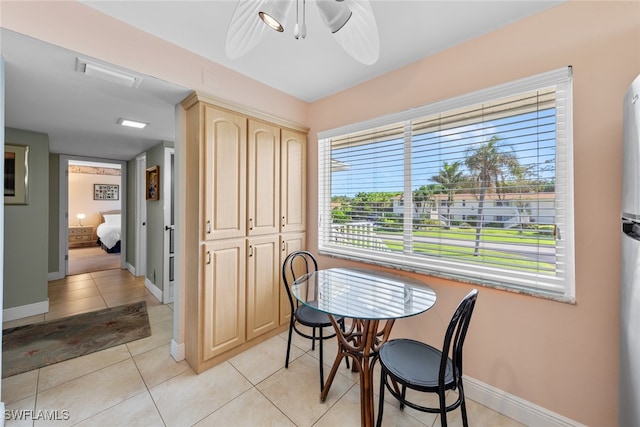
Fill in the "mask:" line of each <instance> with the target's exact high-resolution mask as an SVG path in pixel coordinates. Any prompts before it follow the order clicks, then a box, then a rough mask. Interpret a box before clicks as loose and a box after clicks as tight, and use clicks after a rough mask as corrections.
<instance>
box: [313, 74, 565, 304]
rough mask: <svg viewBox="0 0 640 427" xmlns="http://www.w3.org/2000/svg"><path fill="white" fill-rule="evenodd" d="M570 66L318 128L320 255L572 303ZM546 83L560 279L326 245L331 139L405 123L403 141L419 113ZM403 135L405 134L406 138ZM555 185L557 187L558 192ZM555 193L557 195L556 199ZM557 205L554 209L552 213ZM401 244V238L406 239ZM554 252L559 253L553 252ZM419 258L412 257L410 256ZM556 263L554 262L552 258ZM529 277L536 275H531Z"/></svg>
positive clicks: (407, 207)
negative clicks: (555, 168)
mask: <svg viewBox="0 0 640 427" xmlns="http://www.w3.org/2000/svg"><path fill="white" fill-rule="evenodd" d="M572 71H573V70H572V67H570V66H569V67H563V68H561V69H557V70H553V71H549V72H546V73H542V74H538V75H535V76H531V77H526V78H523V79H520V80H516V81H513V82H509V83H505V84H501V85H498V86H494V87H490V88H487V89H482V90H479V91H475V92H472V93H469V94H464V95H461V96H457V97H454V98H450V99H446V100H443V101H438V102H434V103H431V104H426V105H424V106H421V107H417V108H413V109H410V110H406V111H402V112H399V113H394V114H389V115H386V116H383V117H378V118H375V119H371V120H367V121H363V122H359V123H354V124H351V125H347V126H343V127H340V128H336V129H332V130H328V131H323V132H319V133H318V225H319V227H318V251H319V253H320V254H322V255H327V256H332V257H337V258H343V259H348V260H353V261H358V262H363V263H368V264H374V265H380V266H383V267H388V268H393V269H400V270H406V271H411V272H416V273H420V274H427V275H431V276H437V277H444V278H448V279H454V280H457V281H462V282H466V283H472V284H474V285H476V284H477V285H481V286H488V287H493V288H498V289H504V290H509V291H515V292H519V293H525V294H529V295H534V296H538V297H542V298H550V299H554V300H559V301H563V302H570V303H574V302H575V271H574V265H575V262H574V259H575V248H574V222H575V216H574V201H573V188H574V183H573V93H572ZM548 86H556V93H560V92H562V94H563V96H562V97H561V98H560V99H559V104H558V107H556V108H559V109H561V110H562V112H561V113H557V115H559V114H562V117H563V121H562V122H558V124H557V128H556V152H555V155H556V165H558V164H559V163H562V165H563V167H562V168H561V169H560V171H561V174H559V175H560V176H556V190H555V194H556V198H557V200H558V203H560V204H561V206H562V207H561V209H562V210H563V211H565V212H566V213H565V214H564V216H562V218H564V220H565V221H566V222H563V223H562V237H561V239H562V240H564V242H563V245H562V246H561V248H562V249H561V251H562V253H560V254H559V256H560V258H561V262H560V263H561V264H562V274H561V276H562V277H559V278H558V277H557V276H549V277H543V280H538V279H537V278H535V277H532V278H531V280H532V283H533V282H535V283H536V285H535V286H530V285H528V284H527V281H526V277H524V276H526V275H523V274H520V275H521V276H523V277H524V278H523V279H522V281H521V282H517V281H515V282H514V283H509V282H505V281H504V280H501V277H500V269H498V268H484V267H483V266H474V270H477V271H476V272H475V273H476V276H475V277H469V274H468V273H466V272H465V274H461V273H460V270H461V269H464V267H465V265H468V264H466V263H460V262H456V261H452V260H447V259H436V260H434V259H429V260H428V265H427V266H425V265H424V264H425V261H424V259H423V258H424V257H423V258H422V259H420V258H418V257H416V256H415V255H413V254H412V253H411V252H409V253H407V252H406V250H405V252H396V253H389V252H386V253H385V252H381V251H376V250H367V249H354V248H353V247H351V246H341V245H337V244H331V242H330V236H329V233H330V230H331V224H330V223H329V224H325V222H324V221H325V219H326V220H328V221H330V222H331V221H332V219H331V218H332V217H331V195H330V189H331V169H332V163H331V162H332V159H331V158H330V157H331V148H332V147H331V144H330V139H331V138H335V137H339V136H342V135H347V134H352V133H355V132H361V131H365V130H368V129H373V128H380V127H385V126H391V125H397V124H398V123H402V122H404V130H405V141H404V144H405V145H406V144H407V141H409V144H410V141H411V121H412V119H419V118H422V117H424V116H428V115H433V114H437V113H439V112H447V111H450V110H454V109H458V108H464V107H467V106H473V105H478V104H483V103H487V102H491V101H493V100H496V99H499V98H505V97H508V96H513V95H517V94H519V93H523V92H526V91H531V90H538V89H541V88H545V87H548ZM407 134H408V136H407ZM404 175H405V188H404V191H405V194H407V192H411V188H410V187H411V182H410V180H411V176H410V175H411V174H410V173H409V174H408V175H409V177H407V172H406V170H405V172H404ZM558 188H562V189H563V190H562V191H559V190H558ZM558 195H560V197H558ZM403 205H404V211H405V215H407V214H408V216H405V218H407V217H408V218H411V209H412V206H411V204H409V203H403ZM557 210H558V208H556V209H554V211H555V212H556V215H557ZM410 222H411V221H407V220H405V221H404V226H405V232H408V233H410V230H409V229H408V227H409V228H410V227H411V224H410ZM405 244H406V242H405ZM405 249H406V247H405ZM556 256H558V253H557V251H556ZM414 257H415V258H418V259H413V258H414ZM556 264H557V265H558V261H556ZM532 276H536V275H535V274H533V275H532Z"/></svg>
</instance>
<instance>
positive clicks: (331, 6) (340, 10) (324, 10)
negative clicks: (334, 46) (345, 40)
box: [316, 0, 352, 33]
mask: <svg viewBox="0 0 640 427" xmlns="http://www.w3.org/2000/svg"><path fill="white" fill-rule="evenodd" d="M316 4H317V5H318V10H320V16H321V17H322V20H323V21H324V23H325V25H326V26H327V27H329V29H330V30H331V33H337V32H338V31H340V29H341V28H342V27H344V25H345V24H346V23H347V21H349V18H351V15H352V13H351V10H350V9H349V6H347V5H346V2H337V1H335V0H316Z"/></svg>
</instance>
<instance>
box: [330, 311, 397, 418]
mask: <svg viewBox="0 0 640 427" xmlns="http://www.w3.org/2000/svg"><path fill="white" fill-rule="evenodd" d="M329 318H330V319H331V323H332V324H333V328H334V329H335V331H336V336H337V338H338V355H337V356H336V360H335V362H333V366H332V367H331V372H329V378H327V382H326V383H325V385H324V388H323V389H322V393H321V394H320V400H321V401H322V402H324V401H325V400H326V398H327V394H328V393H329V389H330V388H331V384H332V383H333V379H334V377H335V375H336V372H337V371H338V367H339V366H340V362H342V359H343V358H345V357H349V358H351V360H352V361H353V364H352V366H351V369H352V370H353V371H354V372H355V371H356V370H357V371H358V372H359V376H360V418H361V420H362V425H363V426H365V427H371V426H373V425H374V424H375V423H374V420H375V408H374V406H373V401H374V399H373V367H374V365H375V363H376V361H377V360H378V349H379V348H380V346H381V345H382V344H383V343H384V342H386V341H387V339H388V338H389V334H390V333H391V328H392V327H393V323H394V320H393V319H390V320H382V322H384V326H383V328H382V329H381V330H380V331H378V327H379V323H380V322H381V321H380V320H361V319H353V322H352V323H351V327H350V328H349V330H347V331H345V332H343V331H342V330H341V329H340V325H338V323H337V322H336V321H335V319H334V318H333V316H329Z"/></svg>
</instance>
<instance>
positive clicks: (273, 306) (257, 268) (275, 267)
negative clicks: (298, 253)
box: [247, 234, 280, 339]
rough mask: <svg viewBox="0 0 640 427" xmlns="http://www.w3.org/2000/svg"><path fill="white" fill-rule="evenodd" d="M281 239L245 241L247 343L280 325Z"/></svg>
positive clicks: (263, 238)
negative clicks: (246, 246) (246, 243)
mask: <svg viewBox="0 0 640 427" xmlns="http://www.w3.org/2000/svg"><path fill="white" fill-rule="evenodd" d="M279 248H280V239H279V236H278V235H277V234H276V235H271V236H262V237H255V238H251V239H249V240H248V248H247V251H248V253H247V260H248V262H247V339H253V338H255V337H257V336H259V335H262V334H264V333H266V332H269V331H271V330H273V329H275V328H276V327H278V326H279V325H280V322H279V320H278V314H279V308H280V274H279V270H280V269H279V265H280V250H279Z"/></svg>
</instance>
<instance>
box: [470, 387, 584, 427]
mask: <svg viewBox="0 0 640 427" xmlns="http://www.w3.org/2000/svg"><path fill="white" fill-rule="evenodd" d="M464 390H465V395H466V396H467V397H468V398H469V399H471V400H473V401H475V402H478V403H480V404H481V405H484V406H486V407H488V408H490V409H493V410H494V411H496V412H499V413H501V414H502V415H505V416H507V417H509V418H512V419H514V420H516V421H518V422H520V423H522V424H524V425H527V426H545V427H585V426H584V425H583V424H580V423H579V422H577V421H573V420H571V419H569V418H566V417H564V416H562V415H560V414H556V413H555V412H551V411H549V410H548V409H545V408H543V407H541V406H538V405H536V404H534V403H531V402H528V401H526V400H524V399H522V398H520V397H518V396H515V395H513V394H510V393H507V392H506V391H503V390H500V389H498V388H496V387H493V386H491V385H489V384H485V383H483V382H482V381H479V380H476V379H474V378H469V377H467V376H466V375H465V376H464Z"/></svg>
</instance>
